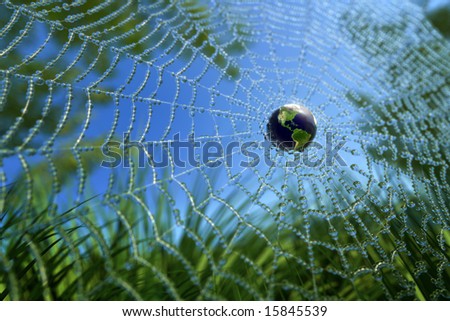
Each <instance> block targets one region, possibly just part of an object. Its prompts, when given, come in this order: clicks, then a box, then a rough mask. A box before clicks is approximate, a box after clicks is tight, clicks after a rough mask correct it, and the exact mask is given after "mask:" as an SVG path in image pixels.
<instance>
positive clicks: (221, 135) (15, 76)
mask: <svg viewBox="0 0 450 321" xmlns="http://www.w3.org/2000/svg"><path fill="white" fill-rule="evenodd" d="M0 6H1V10H0V11H1V12H2V13H1V18H2V19H1V22H2V24H3V25H2V26H0V44H1V48H0V74H1V83H0V84H1V86H0V113H1V114H2V115H1V116H0V117H1V135H0V163H1V167H0V178H1V194H0V195H1V197H0V198H1V201H0V205H1V208H2V211H3V212H4V213H6V214H4V215H13V214H11V213H17V211H19V212H20V213H22V214H21V215H22V216H23V217H24V218H27V219H30V220H33V218H34V217H35V216H36V215H37V214H38V213H42V212H43V211H44V212H45V211H46V212H47V213H48V216H49V217H51V220H52V221H51V222H52V224H53V225H52V227H51V228H52V229H53V231H54V234H52V235H53V236H52V237H56V238H57V239H58V240H60V243H62V244H63V245H62V246H63V247H64V249H65V250H64V253H65V254H66V255H67V258H65V260H67V261H68V262H69V263H67V264H70V266H71V270H72V271H73V272H71V273H73V275H74V276H75V277H74V278H76V279H77V282H76V287H75V288H76V290H73V296H71V297H75V298H90V299H96V298H100V299H101V298H103V296H102V295H104V293H105V292H108V291H109V293H115V294H116V295H117V296H116V298H127V299H129V298H134V299H155V298H156V299H158V298H160V299H161V298H163V299H164V298H172V299H323V298H345V299H405V298H406V299H411V298H420V299H424V298H425V299H442V298H448V297H449V291H448V289H449V275H450V267H449V250H448V248H449V244H450V234H449V206H448V204H449V195H450V187H449V181H450V176H449V172H448V163H449V156H450V155H449V148H448V147H449V146H448V141H449V138H450V134H449V120H450V119H449V95H450V87H449V70H450V63H449V62H448V59H447V57H448V56H449V53H450V48H449V45H448V43H447V42H446V41H445V40H444V39H442V37H441V36H440V35H439V33H438V32H437V31H435V30H434V29H433V28H432V26H431V25H430V24H429V23H428V22H427V20H426V19H425V17H424V16H423V13H422V12H421V11H420V10H419V8H417V7H415V6H414V5H412V4H409V3H406V2H404V1H393V2H386V3H383V5H382V6H380V5H378V2H370V1H368V2H363V3H360V2H346V1H339V2H335V1H330V2H327V1H320V2H318V1H306V2H303V1H297V0H296V1H220V2H219V1H211V2H202V1H179V2H178V1H173V2H170V1H141V2H136V1H74V2H72V3H62V2H60V1H42V2H24V3H21V2H19V1H8V2H2V3H1V5H0ZM292 102H295V103H300V104H304V105H305V106H308V108H310V109H311V110H312V112H313V113H314V115H315V117H316V118H317V120H318V132H317V136H316V139H315V141H317V142H318V143H320V144H322V145H323V146H325V145H326V142H327V139H328V140H331V141H332V142H334V143H338V142H339V141H344V142H345V144H344V147H343V148H342V149H341V150H340V152H339V155H340V156H341V157H342V159H343V160H344V161H345V163H346V165H345V166H344V165H342V164H339V163H337V162H336V161H334V162H333V163H332V164H327V163H326V162H322V163H320V164H318V165H317V166H306V165H305V164H304V162H302V161H298V159H297V162H296V163H295V165H294V166H286V162H287V161H292V160H294V159H295V158H296V157H298V156H299V155H295V154H292V153H284V152H283V153H280V152H278V151H277V150H275V149H273V148H272V149H271V150H270V154H271V157H272V160H273V163H272V164H266V163H264V162H262V161H261V162H260V163H258V164H255V166H253V167H245V168H244V167H242V166H240V165H239V162H240V161H241V160H247V159H248V157H246V155H242V153H240V151H239V150H237V149H234V150H232V151H231V152H229V153H227V152H226V153H225V154H224V155H222V156H219V157H218V158H217V159H215V161H222V162H221V163H220V164H219V166H218V167H211V166H210V165H211V163H208V162H202V161H201V157H202V155H201V151H199V150H197V151H196V153H197V160H198V161H199V166H191V165H187V166H177V164H175V161H174V154H173V149H171V148H170V143H171V142H172V141H173V139H174V135H175V134H176V133H180V137H182V138H184V139H187V137H189V135H190V134H193V135H194V137H195V139H196V141H199V142H201V143H205V142H211V141H215V142H218V143H220V144H221V145H222V146H226V145H227V144H229V143H230V142H238V143H239V144H244V143H246V142H251V141H254V142H263V141H264V133H265V130H266V122H267V119H268V117H269V116H270V114H271V113H272V111H273V110H274V109H276V108H278V107H280V106H281V105H283V104H285V103H292ZM124 135H125V136H126V137H128V139H129V141H133V142H141V143H143V144H145V146H148V145H150V144H152V145H153V146H154V147H155V148H156V149H158V148H159V149H158V150H159V152H155V154H154V156H155V159H156V158H158V157H159V156H161V157H162V155H163V154H165V155H167V157H168V162H169V166H167V167H165V168H157V167H156V166H154V164H153V163H152V161H151V160H150V164H147V166H145V167H143V168H142V167H139V166H138V162H139V159H138V157H137V156H136V154H134V153H133V152H130V154H129V156H127V157H125V158H124V160H123V161H124V162H126V164H128V165H129V166H124V163H122V165H121V166H119V167H117V168H114V169H111V168H105V167H101V166H100V163H101V161H102V160H104V159H105V157H104V156H103V155H102V154H101V149H102V146H104V145H105V144H108V143H110V142H112V141H115V140H119V141H120V142H121V143H124V141H123V140H122V139H123V137H124ZM327 137H328V138H327ZM127 142H128V141H125V146H127ZM129 146H131V145H129ZM132 148H133V147H130V150H131V149H132ZM254 151H255V152H256V153H257V154H258V155H259V156H260V157H261V160H262V159H263V158H264V152H263V151H262V150H261V149H258V148H255V149H254ZM321 153H323V150H314V151H310V155H309V156H311V157H314V156H317V157H322V156H323V154H321ZM227 157H232V159H233V165H232V166H226V164H225V160H226V159H227ZM47 173H48V174H47ZM12 186H19V187H18V188H17V190H15V192H14V193H12V192H11V191H10V189H11V188H13V187H12ZM11 194H16V195H20V196H16V197H18V198H19V199H20V206H16V205H15V203H14V195H13V196H11ZM92 197H93V198H92ZM72 207H74V209H73V210H70V209H71V208H72ZM11 208H14V210H11ZM16 215H17V214H16ZM27 222H28V221H27ZM34 224H36V226H35V225H34ZM37 225H38V224H37V223H36V222H33V224H32V225H30V226H26V227H22V228H24V229H30V230H31V231H32V230H33V229H34V228H38V227H37ZM0 226H1V224H0ZM114 226H119V227H118V228H117V230H113V229H112V228H113V227H114ZM75 227H76V228H75ZM2 231H4V236H3V240H8V239H13V238H14V235H13V234H14V233H13V232H12V231H13V228H11V227H10V228H9V229H8V228H4V229H3V230H2ZM27 235H28V234H27ZM119 235H120V236H121V237H122V238H121V241H120V242H119V241H117V239H119V238H118V236H119ZM39 242H40V240H39V239H33V238H31V237H29V238H28V239H27V243H28V244H29V246H28V247H27V251H28V252H29V253H31V255H32V256H33V257H34V258H35V265H36V266H37V268H36V271H37V272H36V273H37V274H38V275H39V280H40V282H41V286H42V289H43V296H44V297H46V298H57V297H58V295H60V294H61V293H59V292H58V291H57V290H53V289H52V284H51V282H50V281H48V280H49V278H51V276H52V273H56V272H55V271H54V270H52V267H51V266H49V264H48V262H47V261H46V260H45V256H46V255H49V254H48V253H47V252H41V251H39V250H38V247H37V246H38V245H39ZM117 243H120V247H117V246H118V245H117ZM1 248H2V251H4V253H3V254H2V255H1V257H0V258H1V261H0V262H1V263H2V266H3V271H4V272H5V280H8V281H7V282H6V281H5V284H10V285H9V288H8V289H10V290H9V292H8V293H9V295H10V297H11V298H14V297H17V298H20V294H19V293H20V286H19V285H17V284H18V283H20V282H19V281H18V279H19V276H18V275H19V274H20V273H18V271H17V270H15V268H13V267H14V262H13V261H14V258H12V257H10V256H11V255H10V254H8V252H7V246H6V245H4V246H2V247H1ZM92 249H97V251H98V256H99V257H100V258H101V262H102V263H101V267H98V269H99V270H102V269H104V270H105V275H104V277H102V278H99V279H95V278H94V277H93V278H92V279H89V275H90V274H89V273H91V272H92V271H91V272H89V271H90V270H89V271H87V270H86V264H87V263H86V260H87V259H86V253H89V251H91V252H92V251H94V250H92ZM118 249H120V250H118ZM54 255H56V254H54ZM121 255H125V257H126V258H125V259H123V257H122V260H120V257H121ZM92 273H93V272H92ZM92 273H91V274H92ZM14 280H15V281H14ZM94 281H95V282H94Z"/></svg>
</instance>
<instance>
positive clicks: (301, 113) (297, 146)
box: [267, 104, 317, 151]
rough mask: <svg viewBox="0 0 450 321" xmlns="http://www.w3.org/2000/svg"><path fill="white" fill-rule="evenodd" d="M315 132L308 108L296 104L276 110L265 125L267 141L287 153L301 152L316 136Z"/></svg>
mask: <svg viewBox="0 0 450 321" xmlns="http://www.w3.org/2000/svg"><path fill="white" fill-rule="evenodd" d="M316 131H317V121H316V118H315V117H314V115H313V114H312V113H311V111H310V110H309V109H308V108H306V107H305V106H302V105H298V104H287V105H284V106H282V107H280V108H278V109H276V110H275V111H274V112H273V113H272V115H271V116H270V118H269V121H268V123H267V139H268V140H269V141H270V142H272V144H274V145H275V146H276V147H278V148H280V149H282V150H287V151H289V150H294V151H303V150H304V149H305V148H306V147H307V146H308V145H309V144H310V142H311V141H312V140H313V139H314V137H315V136H316Z"/></svg>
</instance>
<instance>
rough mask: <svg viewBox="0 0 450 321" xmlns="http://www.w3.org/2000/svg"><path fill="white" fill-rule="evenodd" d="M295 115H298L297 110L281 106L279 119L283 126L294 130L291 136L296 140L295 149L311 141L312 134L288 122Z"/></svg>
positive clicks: (299, 148)
mask: <svg viewBox="0 0 450 321" xmlns="http://www.w3.org/2000/svg"><path fill="white" fill-rule="evenodd" d="M295 115H297V112H296V111H295V110H292V109H289V108H285V107H281V108H280V113H279V114H278V121H279V122H280V125H281V126H283V127H285V128H288V129H289V130H290V131H292V135H291V137H292V140H293V141H295V146H294V150H301V149H302V148H303V146H305V144H306V143H308V142H309V140H310V138H311V134H309V133H308V132H306V131H304V130H303V129H299V128H292V126H291V125H290V124H288V123H287V122H289V121H292V120H293V119H294V118H295Z"/></svg>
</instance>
